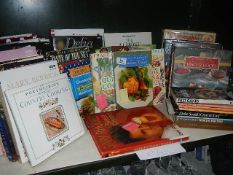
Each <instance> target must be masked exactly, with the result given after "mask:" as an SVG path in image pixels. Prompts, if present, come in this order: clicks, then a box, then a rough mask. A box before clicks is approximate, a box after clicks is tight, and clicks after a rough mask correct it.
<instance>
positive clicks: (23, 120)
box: [5, 74, 84, 166]
mask: <svg viewBox="0 0 233 175" xmlns="http://www.w3.org/2000/svg"><path fill="white" fill-rule="evenodd" d="M5 94H6V97H7V101H8V104H9V106H10V109H11V111H12V113H13V117H14V120H15V122H16V125H17V128H18V130H19V133H20V136H21V138H22V142H23V144H24V147H25V150H26V153H27V156H28V158H29V161H30V163H31V165H32V166H35V165H37V164H39V163H40V162H42V161H43V160H45V159H47V158H48V157H50V156H51V155H53V154H54V153H56V152H57V151H59V150H60V149H62V148H63V147H65V146H67V145H68V144H70V143H71V142H72V141H74V140H76V139H78V138H79V137H80V136H82V135H83V134H84V127H83V124H82V120H81V118H80V116H79V113H78V109H77V105H76V104H75V100H74V97H73V94H72V90H71V87H70V83H69V80H68V77H67V75H66V74H60V75H57V76H56V77H53V78H50V79H47V80H43V81H40V82H36V83H32V84H29V85H26V86H22V87H19V88H17V89H12V90H7V91H5Z"/></svg>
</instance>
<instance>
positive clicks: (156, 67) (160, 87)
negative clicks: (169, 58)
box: [151, 49, 166, 105]
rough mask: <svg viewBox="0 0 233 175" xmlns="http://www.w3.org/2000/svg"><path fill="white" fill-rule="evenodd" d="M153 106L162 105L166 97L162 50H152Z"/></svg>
mask: <svg viewBox="0 0 233 175" xmlns="http://www.w3.org/2000/svg"><path fill="white" fill-rule="evenodd" d="M151 52H152V63H151V65H152V79H153V105H158V104H160V103H164V101H165V95H166V87H165V67H164V50H163V49H152V50H151Z"/></svg>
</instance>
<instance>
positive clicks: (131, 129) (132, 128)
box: [110, 112, 172, 144]
mask: <svg viewBox="0 0 233 175" xmlns="http://www.w3.org/2000/svg"><path fill="white" fill-rule="evenodd" d="M118 119H119V118H118ZM119 121H120V124H119V125H114V126H113V127H112V128H110V131H111V135H112V137H113V139H114V140H116V141H118V142H122V143H124V144H129V143H133V142H138V141H143V140H159V139H162V138H163V134H164V130H165V128H166V127H167V126H168V125H170V124H172V121H171V120H169V119H168V118H167V117H164V116H163V115H161V114H160V113H152V112H148V113H143V114H139V115H138V116H137V115H134V114H133V115H129V116H128V117H127V119H126V120H125V121H121V119H119Z"/></svg>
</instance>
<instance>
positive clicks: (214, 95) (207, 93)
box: [171, 87, 233, 107]
mask: <svg viewBox="0 0 233 175" xmlns="http://www.w3.org/2000/svg"><path fill="white" fill-rule="evenodd" d="M171 95H172V97H173V99H174V101H175V102H176V103H199V104H203V103H204V104H226V105H232V107H233V97H231V96H229V94H228V93H227V92H226V91H225V90H222V89H207V88H177V87H173V88H171Z"/></svg>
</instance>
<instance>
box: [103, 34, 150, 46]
mask: <svg viewBox="0 0 233 175" xmlns="http://www.w3.org/2000/svg"><path fill="white" fill-rule="evenodd" d="M104 41H105V47H109V46H139V45H150V44H152V34H151V32H129V33H104Z"/></svg>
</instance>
